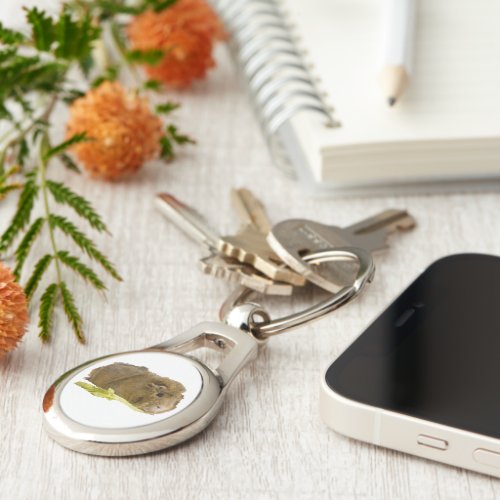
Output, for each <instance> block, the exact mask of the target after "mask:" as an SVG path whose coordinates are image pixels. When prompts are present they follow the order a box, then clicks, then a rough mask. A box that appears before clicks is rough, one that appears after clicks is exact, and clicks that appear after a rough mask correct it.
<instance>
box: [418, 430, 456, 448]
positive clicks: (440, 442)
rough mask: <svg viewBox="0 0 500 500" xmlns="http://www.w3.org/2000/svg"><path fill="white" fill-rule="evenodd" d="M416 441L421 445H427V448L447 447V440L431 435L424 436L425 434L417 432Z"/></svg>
mask: <svg viewBox="0 0 500 500" xmlns="http://www.w3.org/2000/svg"><path fill="white" fill-rule="evenodd" d="M417 443H418V444H420V445H422V446H428V447H429V448H436V449H437V450H447V449H448V441H445V440H444V439H439V438H435V437H432V436H426V435H425V434H419V435H418V436H417Z"/></svg>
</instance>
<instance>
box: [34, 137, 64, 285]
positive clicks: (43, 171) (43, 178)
mask: <svg viewBox="0 0 500 500" xmlns="http://www.w3.org/2000/svg"><path fill="white" fill-rule="evenodd" d="M46 140H47V135H44V140H41V141H40V146H39V149H38V164H39V168H40V189H41V190H42V199H43V209H44V215H45V220H46V221H47V227H48V228H49V239H50V246H51V247H52V254H53V257H54V265H55V268H56V276H57V284H58V286H59V287H60V286H61V282H62V273H61V264H60V262H59V250H58V248H57V245H56V239H55V237H54V228H53V227H52V224H51V222H50V206H49V196H48V188H47V160H46V159H45V158H44V154H43V151H42V149H43V148H42V145H43V144H44V143H45V141H46Z"/></svg>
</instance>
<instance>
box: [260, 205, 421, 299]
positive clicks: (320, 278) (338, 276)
mask: <svg viewBox="0 0 500 500" xmlns="http://www.w3.org/2000/svg"><path fill="white" fill-rule="evenodd" d="M414 226H415V219H414V218H413V217H412V216H411V215H410V214H408V212H407V211H405V210H395V209H390V210H385V211H383V212H381V213H379V214H377V215H375V216H372V217H369V218H367V219H364V220H362V221H360V222H358V223H356V224H353V225H351V226H348V227H345V228H341V227H337V226H327V225H325V224H320V223H319V222H315V221H310V220H304V219H291V220H285V221H283V222H280V223H278V224H276V225H275V226H273V228H272V230H271V232H270V233H269V235H268V238H267V241H268V243H269V245H270V246H271V247H272V249H273V250H274V251H275V252H276V254H277V255H278V256H279V257H280V259H281V260H283V262H285V263H286V264H288V266H290V267H291V268H292V269H294V270H295V271H297V272H298V273H300V274H302V275H303V276H304V277H305V278H306V279H307V280H309V281H311V282H312V283H314V284H316V285H317V286H319V287H321V288H324V289H325V290H328V291H330V292H337V291H338V290H339V288H341V287H342V286H345V285H346V284H348V283H350V282H352V275H353V273H354V272H355V269H354V268H353V267H352V266H349V265H338V266H324V267H323V266H314V265H311V264H308V263H307V262H304V260H303V259H302V257H303V256H304V255H307V254H309V253H314V252H317V251H320V250H327V249H332V248H336V247H342V246H346V245H348V246H354V247H358V248H363V249H365V250H368V251H370V252H375V251H378V250H382V249H384V248H386V246H387V238H388V236H389V235H390V234H391V233H393V232H395V231H399V230H408V229H411V228H413V227H414Z"/></svg>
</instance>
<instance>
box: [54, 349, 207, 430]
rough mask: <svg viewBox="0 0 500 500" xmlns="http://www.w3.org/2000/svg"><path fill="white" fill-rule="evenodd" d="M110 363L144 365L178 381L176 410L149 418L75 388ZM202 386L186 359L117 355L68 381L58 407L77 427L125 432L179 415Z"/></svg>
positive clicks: (148, 354) (156, 354)
mask: <svg viewBox="0 0 500 500" xmlns="http://www.w3.org/2000/svg"><path fill="white" fill-rule="evenodd" d="M112 363H129V364H131V365H135V366H145V367H146V368H148V370H149V371H150V372H152V373H155V374H157V375H159V376H161V377H168V378H170V379H172V380H175V381H177V382H180V383H181V384H182V385H184V387H185V388H186V390H185V392H184V397H183V399H182V400H181V401H180V402H179V404H178V405H177V407H176V408H175V409H173V410H171V411H167V412H164V413H158V414H156V415H149V414H147V413H141V412H139V411H135V410H133V409H132V408H129V407H128V406H127V405H126V404H124V403H122V402H120V401H114V400H109V399H104V398H101V397H97V396H94V395H92V394H90V393H89V392H88V391H86V390H85V389H83V388H82V387H79V386H77V385H76V382H81V381H83V382H87V383H88V380H86V377H87V376H88V375H89V374H90V372H91V371H92V370H94V369H95V368H99V367H101V366H108V365H111V364H112ZM202 385H203V382H202V378H201V374H200V372H199V371H198V369H197V368H196V367H195V366H194V365H193V364H192V363H191V362H190V361H189V359H188V358H183V357H181V356H179V355H176V354H170V353H162V352H143V353H141V352H136V353H131V354H119V355H116V356H111V357H108V358H106V359H103V360H101V361H98V362H96V363H92V364H91V365H89V366H87V367H86V368H85V369H83V370H82V371H80V372H79V373H77V374H76V375H74V376H73V377H72V378H71V379H69V381H68V382H67V383H66V385H65V387H64V388H63V390H62V392H61V395H60V405H61V408H62V410H63V412H64V413H65V414H66V415H67V416H68V417H69V418H70V419H72V420H74V421H75V422H78V423H80V424H83V425H87V426H90V427H103V428H106V429H125V428H128V427H139V426H142V425H148V424H152V423H155V422H159V421H160V420H165V419H166V418H169V417H171V416H172V415H175V414H176V413H179V412H180V411H182V410H183V409H184V408H186V407H187V406H189V405H190V404H191V403H192V402H193V401H194V400H195V399H196V398H197V397H198V395H199V394H200V391H201V389H202Z"/></svg>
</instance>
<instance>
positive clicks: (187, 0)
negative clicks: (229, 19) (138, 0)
mask: <svg viewBox="0 0 500 500" xmlns="http://www.w3.org/2000/svg"><path fill="white" fill-rule="evenodd" d="M225 36H226V35H225V33H224V29H223V27H222V24H221V22H220V21H219V19H218V17H217V15H216V14H215V12H214V11H213V10H212V8H211V7H210V6H209V5H208V4H207V3H206V1H205V0H178V1H177V2H176V3H175V4H174V5H173V6H172V7H169V8H167V9H165V10H163V11H161V12H154V11H146V12H144V13H142V14H140V15H139V16H137V17H135V18H134V20H133V21H132V22H131V23H130V25H129V27H128V37H129V39H130V42H131V44H132V48H134V49H136V50H141V51H147V50H154V49H159V50H163V51H165V56H164V57H163V59H162V60H161V61H160V63H159V64H155V65H148V66H146V71H147V73H148V75H149V76H150V77H151V78H154V79H156V80H160V81H162V82H163V83H166V84H167V85H170V86H173V87H178V88H182V87H187V86H189V85H190V84H191V83H192V81H193V80H195V79H196V78H203V77H204V76H205V75H206V73H207V71H208V69H209V68H212V67H213V66H214V65H215V62H214V60H213V57H212V48H213V43H214V41H215V40H223V39H224V38H225Z"/></svg>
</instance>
